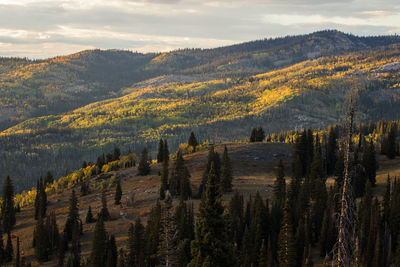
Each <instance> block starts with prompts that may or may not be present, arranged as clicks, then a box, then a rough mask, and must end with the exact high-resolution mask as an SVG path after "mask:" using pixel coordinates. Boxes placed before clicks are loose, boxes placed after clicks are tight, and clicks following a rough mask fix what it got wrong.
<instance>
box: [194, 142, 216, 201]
mask: <svg viewBox="0 0 400 267" xmlns="http://www.w3.org/2000/svg"><path fill="white" fill-rule="evenodd" d="M211 164H214V171H215V175H216V184H217V185H218V186H219V187H220V181H221V179H220V174H221V163H220V159H219V155H218V153H217V152H215V151H214V146H213V145H212V146H211V147H210V150H209V151H208V158H207V165H206V168H205V170H204V173H203V178H202V181H201V184H200V187H199V192H198V197H201V196H202V194H203V191H204V190H205V188H206V185H207V179H208V175H209V173H210V169H211Z"/></svg>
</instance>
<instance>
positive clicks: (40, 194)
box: [35, 178, 47, 220]
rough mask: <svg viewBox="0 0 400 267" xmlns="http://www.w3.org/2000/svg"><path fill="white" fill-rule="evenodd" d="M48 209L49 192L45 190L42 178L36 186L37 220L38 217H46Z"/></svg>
mask: <svg viewBox="0 0 400 267" xmlns="http://www.w3.org/2000/svg"><path fill="white" fill-rule="evenodd" d="M46 210H47V194H46V191H45V185H44V184H43V180H42V178H40V180H39V181H38V183H37V187H36V198H35V220H37V219H38V217H45V216H46Z"/></svg>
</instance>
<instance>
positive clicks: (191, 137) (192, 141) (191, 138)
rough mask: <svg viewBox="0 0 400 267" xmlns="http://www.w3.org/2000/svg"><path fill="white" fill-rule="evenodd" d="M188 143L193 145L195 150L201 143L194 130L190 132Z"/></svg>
mask: <svg viewBox="0 0 400 267" xmlns="http://www.w3.org/2000/svg"><path fill="white" fill-rule="evenodd" d="M188 145H189V146H192V147H193V151H196V147H197V146H198V145H199V143H198V142H197V139H196V136H195V135H194V133H193V132H191V133H190V137H189V141H188Z"/></svg>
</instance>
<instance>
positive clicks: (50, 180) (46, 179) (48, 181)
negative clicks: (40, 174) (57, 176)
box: [44, 171, 54, 187]
mask: <svg viewBox="0 0 400 267" xmlns="http://www.w3.org/2000/svg"><path fill="white" fill-rule="evenodd" d="M53 182H54V178H53V174H52V173H51V172H50V171H48V172H47V173H46V175H45V176H44V187H46V185H49V184H52V183H53Z"/></svg>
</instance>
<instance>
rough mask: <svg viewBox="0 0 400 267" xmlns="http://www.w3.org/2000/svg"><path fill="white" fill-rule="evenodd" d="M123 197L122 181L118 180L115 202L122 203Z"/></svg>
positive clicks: (116, 203)
mask: <svg viewBox="0 0 400 267" xmlns="http://www.w3.org/2000/svg"><path fill="white" fill-rule="evenodd" d="M121 197H122V189H121V182H120V180H118V181H117V187H116V188H115V197H114V204H115V205H120V204H121Z"/></svg>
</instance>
